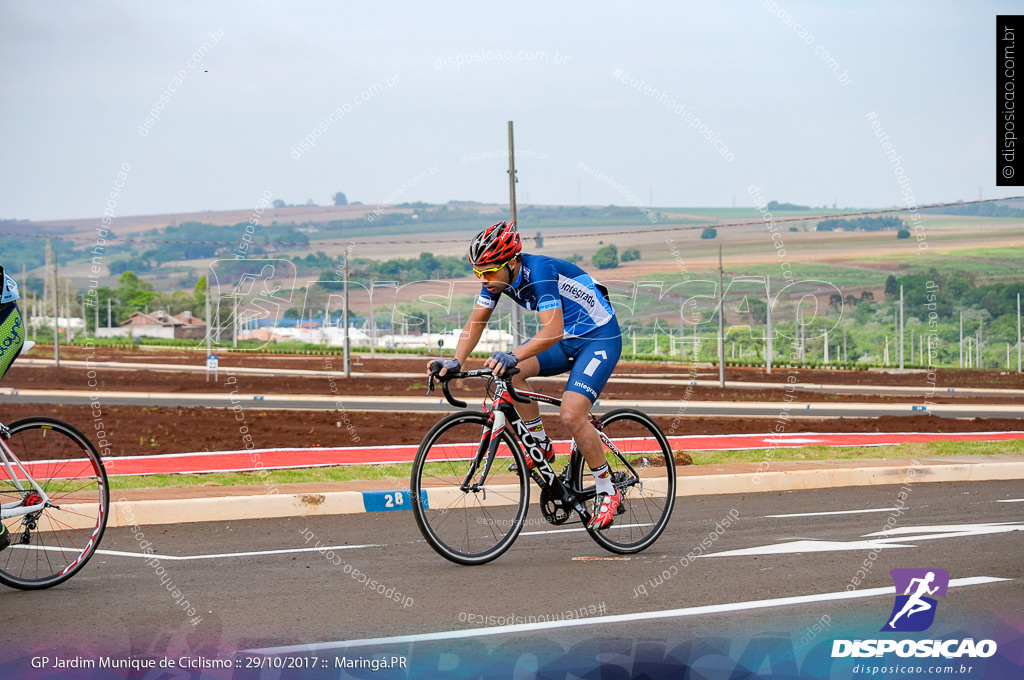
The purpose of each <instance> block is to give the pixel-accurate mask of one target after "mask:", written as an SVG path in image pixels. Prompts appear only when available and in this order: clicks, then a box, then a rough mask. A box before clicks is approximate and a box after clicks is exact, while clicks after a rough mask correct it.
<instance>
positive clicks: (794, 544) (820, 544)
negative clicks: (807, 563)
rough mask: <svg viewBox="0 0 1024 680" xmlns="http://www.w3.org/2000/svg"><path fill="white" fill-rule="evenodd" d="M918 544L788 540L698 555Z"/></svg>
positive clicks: (799, 551)
mask: <svg viewBox="0 0 1024 680" xmlns="http://www.w3.org/2000/svg"><path fill="white" fill-rule="evenodd" d="M915 547H917V546H913V545H904V544H899V543H886V542H885V541H884V540H878V541H814V540H806V541H786V542H784V543H773V544H772V545H761V546H757V547H756V548H741V549H739V550H726V551H725V552H717V553H709V554H707V555H698V556H697V557H748V556H750V555H791V554H793V553H813V552H834V551H838V550H860V551H872V550H884V549H886V548H915Z"/></svg>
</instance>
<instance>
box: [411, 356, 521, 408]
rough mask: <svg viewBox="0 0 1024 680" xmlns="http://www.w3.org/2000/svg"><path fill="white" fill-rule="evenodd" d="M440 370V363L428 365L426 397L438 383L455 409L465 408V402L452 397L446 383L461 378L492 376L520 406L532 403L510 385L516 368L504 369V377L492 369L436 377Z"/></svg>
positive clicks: (477, 369)
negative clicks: (428, 376)
mask: <svg viewBox="0 0 1024 680" xmlns="http://www.w3.org/2000/svg"><path fill="white" fill-rule="evenodd" d="M440 370H441V363H440V362H438V361H435V362H434V363H432V364H431V365H430V380H429V383H428V384H427V395H428V396H429V395H430V393H431V392H433V391H434V381H435V380H436V381H439V382H440V383H441V391H442V392H444V398H445V400H446V401H447V402H448V403H449V404H451V405H452V406H454V407H456V408H466V402H464V401H461V400H459V399H456V398H455V397H454V396H452V393H451V388H450V387H449V386H448V383H449V382H451V381H452V380H462V379H463V378H479V377H482V376H493V377H494V379H495V380H500V381H502V382H504V383H505V387H506V389H507V390H508V393H509V395H510V396H511V397H512V398H513V399H515V400H516V401H518V402H520V403H522V404H529V403H530V402H531V401H533V400H532V399H529V398H527V397H524V396H522V395H521V394H519V393H518V392H516V388H515V386H514V385H513V384H512V380H511V378H512V376H514V375H515V374H516V373H518V372H519V369H518V368H508V369H505V373H504V375H500V376H498V375H494V371H493V369H490V368H474V369H472V370H469V371H458V372H456V373H452V372H448V373H445V374H444V375H443V376H440V375H438V372H439V371H440Z"/></svg>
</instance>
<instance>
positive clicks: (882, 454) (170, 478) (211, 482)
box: [110, 440, 1024, 491]
mask: <svg viewBox="0 0 1024 680" xmlns="http://www.w3.org/2000/svg"><path fill="white" fill-rule="evenodd" d="M1000 453H1002V454H1005V453H1016V454H1021V453H1024V442H1021V441H1020V440H1017V441H1004V442H928V443H914V444H900V445H898V446H866V447H857V446H844V447H830V446H803V447H799V448H776V449H753V450H749V451H692V452H690V455H691V457H692V458H693V463H694V464H695V465H722V464H726V463H760V462H763V461H766V460H767V461H776V462H780V461H822V460H866V459H892V460H911V459H920V458H936V457H943V456H967V455H985V454H1000ZM566 462H567V457H565V456H559V458H558V460H557V461H556V462H555V466H554V467H555V469H556V470H561V469H562V467H563V466H564V465H565V464H566ZM411 472H412V464H411V463H404V464H400V465H344V466H335V467H320V468H300V469H295V470H268V471H264V472H260V473H256V472H224V473H221V472H215V473H210V474H203V475H195V474H189V475H147V476H127V477H113V478H111V480H110V482H111V483H110V486H111V490H113V491H123V490H127V489H141V488H180V487H184V488H191V487H219V486H252V487H256V488H259V487H263V488H266V487H270V486H277V485H280V484H295V483H303V484H323V483H330V482H350V481H364V480H380V481H382V482H385V483H388V484H394V486H395V488H407V487H408V486H409V476H410V474H411Z"/></svg>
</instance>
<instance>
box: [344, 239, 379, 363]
mask: <svg viewBox="0 0 1024 680" xmlns="http://www.w3.org/2000/svg"><path fill="white" fill-rule="evenodd" d="M344 272H345V273H344V278H343V279H342V284H341V289H342V296H341V297H342V303H341V304H342V305H344V308H343V309H342V312H341V321H342V324H343V325H344V326H345V329H344V333H345V335H344V339H343V341H342V347H344V351H343V354H344V357H343V359H344V360H343V363H344V364H345V377H346V378H351V377H352V356H351V346H350V345H349V337H348V253H345V269H344ZM370 294H371V295H372V294H373V291H372V290H371V291H370Z"/></svg>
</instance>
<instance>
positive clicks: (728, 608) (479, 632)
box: [244, 576, 1012, 654]
mask: <svg viewBox="0 0 1024 680" xmlns="http://www.w3.org/2000/svg"><path fill="white" fill-rule="evenodd" d="M1010 580H1012V579H1007V578H999V577H995V576H971V577H966V578H957V579H951V580H950V582H949V586H948V587H950V588H958V587H963V586H975V585H983V584H987V583H998V582H1000V581H1010ZM892 594H893V588H892V586H888V587H886V588H869V589H866V590H859V591H858V590H853V591H849V590H840V591H837V592H834V593H818V594H815V595H797V596H794V597H775V598H771V599H768V600H750V601H747V602H726V603H723V604H711V605H704V606H700V607H684V608H682V609H665V610H661V611H653V612H637V613H635V614H613V615H609V616H592V617H589V618H585V619H569V620H566V621H544V622H541V623H520V624H512V625H509V626H494V627H491V628H469V629H465V630H449V631H439V632H436V633H421V634H418V635H397V636H394V637H382V638H367V639H363V640H339V641H337V642H317V643H312V644H305V645H288V646H286V647H265V648H263V649H247V650H244V652H245V653H251V654H297V653H305V652H317V651H326V650H332V649H344V648H349V647H369V646H374V645H392V644H405V643H409V642H434V641H439V640H457V639H460V638H471V637H482V636H485V635H504V634H507V633H533V632H536V631H538V630H545V629H554V628H576V627H581V626H595V625H607V624H613V623H633V622H636V621H650V620H654V619H668V618H677V617H682V616H701V615H704V614H722V613H728V612H738V611H747V610H750V609H767V608H772V607H788V606H792V605H796V604H807V603H811V602H834V601H836V600H853V599H859V598H864V597H875V596H878V595H887V596H889V597H892Z"/></svg>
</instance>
